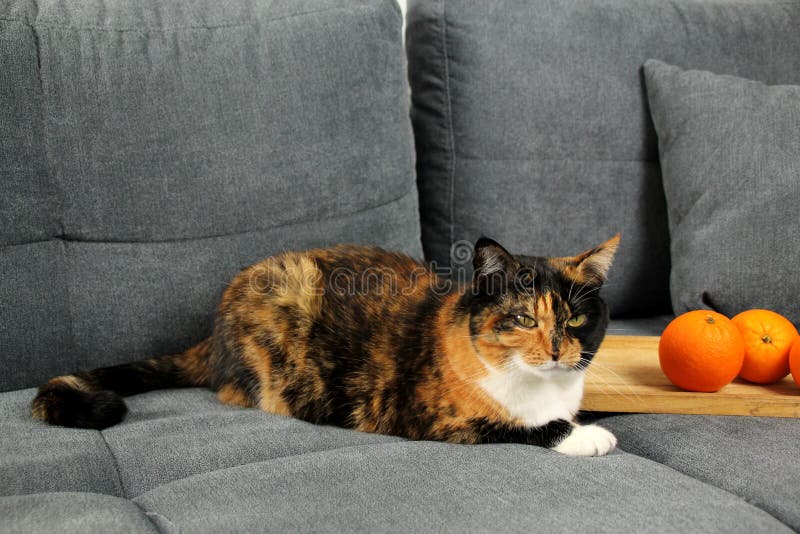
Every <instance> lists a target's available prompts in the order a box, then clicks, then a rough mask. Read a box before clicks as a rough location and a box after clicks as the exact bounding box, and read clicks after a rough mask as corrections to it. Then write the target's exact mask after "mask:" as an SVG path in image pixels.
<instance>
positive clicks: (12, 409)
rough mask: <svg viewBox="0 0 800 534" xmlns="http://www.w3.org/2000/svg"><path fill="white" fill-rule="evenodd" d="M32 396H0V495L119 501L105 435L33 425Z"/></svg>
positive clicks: (116, 477)
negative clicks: (66, 494)
mask: <svg viewBox="0 0 800 534" xmlns="http://www.w3.org/2000/svg"><path fill="white" fill-rule="evenodd" d="M33 395H34V390H32V389H28V390H24V391H12V392H8V393H0V495H20V494H27V493H40V492H45V491H89V492H96V493H106V494H108V495H117V496H121V495H122V485H121V484H120V481H119V475H118V474H117V468H116V466H115V464H114V457H113V456H112V454H111V451H110V450H109V448H108V446H107V445H106V443H105V441H104V439H103V435H102V434H101V433H100V432H97V431H95V430H82V429H76V428H60V427H53V426H48V425H45V424H44V423H41V422H39V421H34V420H33V419H32V418H31V416H30V403H31V400H33ZM2 516H3V514H0V517H2Z"/></svg>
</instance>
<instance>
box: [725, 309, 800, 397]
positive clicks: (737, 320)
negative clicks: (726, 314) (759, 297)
mask: <svg viewBox="0 0 800 534" xmlns="http://www.w3.org/2000/svg"><path fill="white" fill-rule="evenodd" d="M731 321H733V324H735V325H736V326H737V327H738V328H739V331H740V332H741V333H742V338H743V339H744V364H743V365H742V370H741V371H740V372H739V376H741V377H742V378H744V379H745V380H749V381H750V382H756V383H757V384H771V383H773V382H777V381H778V380H780V379H781V378H783V377H784V376H786V375H788V374H789V349H791V348H792V343H793V342H794V340H795V339H796V338H797V329H796V328H795V327H794V325H793V324H792V323H791V322H790V321H789V319H787V318H786V317H784V316H783V315H778V314H777V313H775V312H773V311H769V310H747V311H743V312H742V313H740V314H739V315H737V316H735V317H734V318H733V319H731Z"/></svg>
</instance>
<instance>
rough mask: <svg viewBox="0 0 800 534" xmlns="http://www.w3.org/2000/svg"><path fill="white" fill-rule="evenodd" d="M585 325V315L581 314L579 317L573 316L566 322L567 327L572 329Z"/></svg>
mask: <svg viewBox="0 0 800 534" xmlns="http://www.w3.org/2000/svg"><path fill="white" fill-rule="evenodd" d="M585 323H586V314H584V313H581V314H580V315H573V316H572V317H570V318H569V319H568V320H567V326H571V327H572V328H578V327H579V326H583V325H584V324H585Z"/></svg>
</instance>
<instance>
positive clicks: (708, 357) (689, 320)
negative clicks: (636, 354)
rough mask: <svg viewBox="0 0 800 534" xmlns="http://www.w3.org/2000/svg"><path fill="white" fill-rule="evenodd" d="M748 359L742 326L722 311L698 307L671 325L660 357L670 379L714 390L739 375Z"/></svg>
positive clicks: (660, 346)
mask: <svg viewBox="0 0 800 534" xmlns="http://www.w3.org/2000/svg"><path fill="white" fill-rule="evenodd" d="M743 360H744V342H743V341H742V335H741V334H740V333H739V330H738V329H737V328H736V326H734V324H733V323H732V322H731V320H730V319H728V318H727V317H725V316H724V315H722V314H721V313H717V312H713V311H706V310H695V311H690V312H687V313H684V314H683V315H679V316H678V317H676V318H675V319H673V320H672V322H671V323H669V324H668V325H667V328H665V329H664V332H663V333H662V334H661V340H660V341H659V343H658V361H659V363H660V364H661V369H662V370H663V371H664V374H665V375H667V378H669V380H670V382H672V383H673V384H675V385H676V386H678V387H679V388H682V389H687V390H689V391H703V392H711V391H717V390H718V389H720V388H721V387H723V386H725V385H726V384H729V383H730V382H731V380H733V379H734V378H736V375H737V374H739V370H740V369H741V368H742V361H743Z"/></svg>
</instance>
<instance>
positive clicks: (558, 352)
mask: <svg viewBox="0 0 800 534" xmlns="http://www.w3.org/2000/svg"><path fill="white" fill-rule="evenodd" d="M559 354H560V351H559V350H558V349H556V350H554V351H553V354H551V355H550V357H551V358H552V359H553V361H554V362H557V361H558V355H559Z"/></svg>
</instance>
